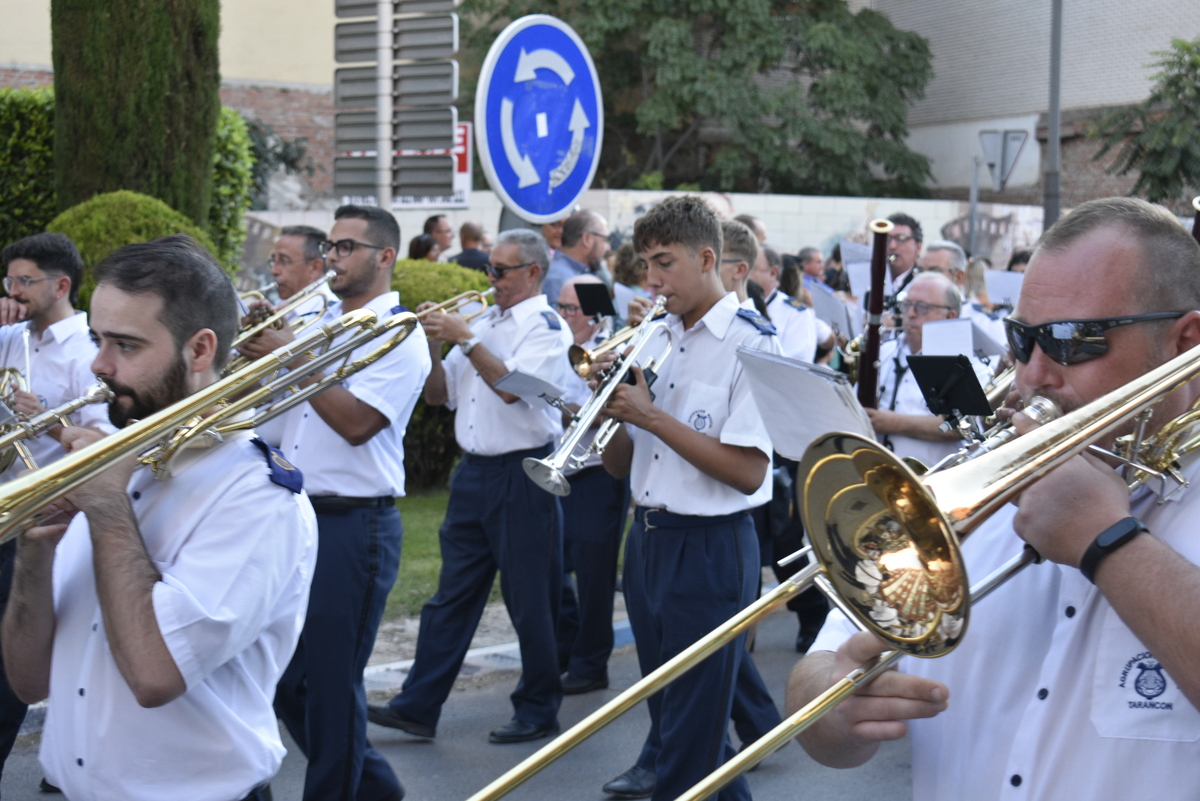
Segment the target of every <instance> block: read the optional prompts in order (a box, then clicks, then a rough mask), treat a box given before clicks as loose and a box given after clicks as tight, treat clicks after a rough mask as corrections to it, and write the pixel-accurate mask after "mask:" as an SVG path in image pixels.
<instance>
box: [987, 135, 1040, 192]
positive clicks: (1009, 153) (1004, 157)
mask: <svg viewBox="0 0 1200 801" xmlns="http://www.w3.org/2000/svg"><path fill="white" fill-rule="evenodd" d="M1028 136H1029V132H1028V131H980V132H979V144H980V145H982V146H983V155H984V161H985V162H986V163H987V168H988V171H989V172H990V173H991V174H992V189H993V190H994V191H996V192H999V191H1001V190H1002V189H1004V186H1005V184H1007V183H1008V178H1009V176H1011V175H1012V171H1013V167H1015V166H1016V164H1017V158H1018V157H1020V155H1021V150H1022V149H1023V148H1024V147H1025V140H1026V139H1027V138H1028Z"/></svg>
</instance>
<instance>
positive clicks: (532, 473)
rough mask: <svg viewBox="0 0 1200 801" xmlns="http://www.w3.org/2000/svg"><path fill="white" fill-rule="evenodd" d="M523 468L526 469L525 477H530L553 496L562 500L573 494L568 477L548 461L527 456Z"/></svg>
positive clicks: (522, 463)
mask: <svg viewBox="0 0 1200 801" xmlns="http://www.w3.org/2000/svg"><path fill="white" fill-rule="evenodd" d="M521 466H522V467H524V468H525V475H527V476H529V478H530V480H532V481H533V483H534V484H537V485H538V486H539V487H541V488H542V489H544V490H545V491H546V492H549V493H551V494H553V495H557V496H558V497H560V498H565V497H567V496H568V495H570V494H571V484H570V482H569V481H567V477H566V476H565V475H564V474H563V471H561V470H559V469H558V468H557V467H555V466H554V465H553V464H551V463H550V461H549V460H547V459H535V458H533V457H532V456H527V457H526V458H525V460H524V461H523V462H521Z"/></svg>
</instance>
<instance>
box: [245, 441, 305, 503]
mask: <svg viewBox="0 0 1200 801" xmlns="http://www.w3.org/2000/svg"><path fill="white" fill-rule="evenodd" d="M250 441H251V442H253V443H254V444H255V445H257V446H258V449H259V450H260V451H262V452H263V456H265V457H266V458H267V467H268V468H270V470H271V482H272V483H274V484H278V485H279V486H281V487H285V488H287V489H290V490H291V491H292V492H299V491H300V490H302V489H304V474H303V473H301V472H300V470H299V468H297V467H296V466H294V465H293V464H292V463H291V462H289V461H288V460H287V459H284V458H283V451H281V450H279V449H278V448H273V447H271V446H270V445H268V444H267V443H266V442H265V441H263V439H262V438H261V437H255V438H254V439H252V440H250Z"/></svg>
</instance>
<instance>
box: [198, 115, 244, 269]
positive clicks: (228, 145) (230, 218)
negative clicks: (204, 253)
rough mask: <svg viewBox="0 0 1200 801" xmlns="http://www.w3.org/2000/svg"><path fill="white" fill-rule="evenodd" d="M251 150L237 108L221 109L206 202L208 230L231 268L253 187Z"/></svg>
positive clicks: (220, 253)
mask: <svg viewBox="0 0 1200 801" xmlns="http://www.w3.org/2000/svg"><path fill="white" fill-rule="evenodd" d="M254 161H255V159H254V152H253V146H252V143H251V141H250V132H249V130H247V128H246V121H245V120H244V119H242V115H241V114H239V113H238V112H237V110H236V109H232V108H229V107H228V106H226V107H224V108H222V109H221V116H220V118H219V119H218V121H217V137H216V140H215V141H214V142H213V182H212V200H211V201H210V202H209V204H208V232H209V234H211V235H212V240H213V244H215V245H216V246H217V250H216V253H217V257H218V258H219V259H220V260H221V263H222V264H224V265H226V267H232V266H233V265H234V264H236V263H237V260H238V257H239V256H241V255H242V243H243V242H245V241H246V210H247V209H249V208H250V196H251V192H252V191H253V188H254Z"/></svg>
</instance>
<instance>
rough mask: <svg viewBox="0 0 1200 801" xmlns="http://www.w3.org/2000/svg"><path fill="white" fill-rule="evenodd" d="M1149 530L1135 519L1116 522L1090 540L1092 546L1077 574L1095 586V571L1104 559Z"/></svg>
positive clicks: (1086, 552) (1085, 553)
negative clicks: (1079, 573)
mask: <svg viewBox="0 0 1200 801" xmlns="http://www.w3.org/2000/svg"><path fill="white" fill-rule="evenodd" d="M1149 530H1150V529H1148V528H1146V524H1145V523H1143V522H1142V521H1141V520H1138V519H1137V518H1136V517H1127V518H1125V519H1124V520H1119V521H1117V522H1116V523H1114V524H1113V525H1111V526H1109V527H1108V528H1106V529H1104V531H1101V532H1100V534H1099V535H1098V536H1097V537H1096V539H1094V540H1092V544H1091V545H1089V546H1088V549H1087V550H1086V551H1085V552H1084V554H1083V560H1082V561H1081V562H1080V563H1079V572H1081V573H1083V575H1084V577H1085V578H1086V579H1087V580H1088V581H1090V582H1092V583H1093V584H1095V583H1096V569H1097V568H1098V567H1100V563H1101V562H1103V561H1104V558H1105V557H1106V556H1108V555H1109V554H1111V553H1112V552H1113V551H1115V550H1117V549H1118V548H1120V547H1121V546H1122V545H1124V544H1125V543H1127V542H1129V541H1130V540H1131V539H1133V538H1134V537H1136V536H1137V535H1138V534H1141V533H1142V532H1143V531H1149Z"/></svg>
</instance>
